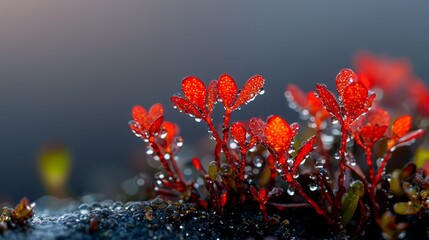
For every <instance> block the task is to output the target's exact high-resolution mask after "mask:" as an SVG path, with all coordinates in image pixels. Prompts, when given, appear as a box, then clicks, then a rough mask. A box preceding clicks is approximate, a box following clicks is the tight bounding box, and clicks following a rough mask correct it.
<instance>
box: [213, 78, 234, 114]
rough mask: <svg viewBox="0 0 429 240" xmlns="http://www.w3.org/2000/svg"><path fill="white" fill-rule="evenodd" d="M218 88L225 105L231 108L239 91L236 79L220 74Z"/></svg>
mask: <svg viewBox="0 0 429 240" xmlns="http://www.w3.org/2000/svg"><path fill="white" fill-rule="evenodd" d="M217 90H218V94H219V97H220V99H221V100H222V103H223V105H224V106H225V107H226V108H230V107H231V106H232V105H233V104H234V101H235V98H236V97H237V93H238V88H237V84H236V83H235V81H234V79H232V77H230V76H229V75H226V74H224V75H222V76H220V78H219V80H218V83H217Z"/></svg>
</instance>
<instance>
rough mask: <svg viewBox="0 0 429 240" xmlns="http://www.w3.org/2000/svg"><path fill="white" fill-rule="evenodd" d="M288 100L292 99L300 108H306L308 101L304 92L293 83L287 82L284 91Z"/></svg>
mask: <svg viewBox="0 0 429 240" xmlns="http://www.w3.org/2000/svg"><path fill="white" fill-rule="evenodd" d="M285 96H286V98H287V100H288V101H293V102H294V103H295V104H296V105H297V106H298V107H300V108H307V107H308V102H307V100H308V99H307V98H306V96H305V93H304V92H303V91H302V90H301V89H299V88H298V87H297V86H296V85H294V84H289V86H288V87H287V90H286V92H285Z"/></svg>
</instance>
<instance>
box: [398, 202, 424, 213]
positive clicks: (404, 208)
mask: <svg viewBox="0 0 429 240" xmlns="http://www.w3.org/2000/svg"><path fill="white" fill-rule="evenodd" d="M420 208H421V207H416V206H414V205H413V204H411V202H399V203H395V205H393V210H394V211H395V212H396V213H397V214H401V215H415V214H417V213H418V212H419V210H420Z"/></svg>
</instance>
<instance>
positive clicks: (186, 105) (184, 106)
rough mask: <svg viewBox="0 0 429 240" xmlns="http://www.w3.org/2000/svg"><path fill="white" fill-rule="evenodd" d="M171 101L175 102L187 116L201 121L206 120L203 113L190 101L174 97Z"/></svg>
mask: <svg viewBox="0 0 429 240" xmlns="http://www.w3.org/2000/svg"><path fill="white" fill-rule="evenodd" d="M170 100H171V101H172V102H173V104H174V106H176V107H177V108H178V109H179V110H181V111H184V112H185V113H186V114H190V115H192V116H195V117H197V118H200V119H204V118H203V116H202V115H201V112H200V111H199V110H198V108H197V107H195V105H194V104H192V103H191V102H190V101H189V100H188V99H186V98H182V97H179V96H172V97H171V98H170Z"/></svg>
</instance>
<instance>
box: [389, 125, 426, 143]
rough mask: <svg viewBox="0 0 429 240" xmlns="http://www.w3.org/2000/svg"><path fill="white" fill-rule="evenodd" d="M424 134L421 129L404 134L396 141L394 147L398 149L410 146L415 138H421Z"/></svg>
mask: <svg viewBox="0 0 429 240" xmlns="http://www.w3.org/2000/svg"><path fill="white" fill-rule="evenodd" d="M424 133H425V130H423V129H418V130H415V131H412V132H409V133H406V134H404V135H403V136H402V137H401V138H399V139H398V141H397V142H396V144H395V145H396V147H399V146H404V145H409V144H412V143H413V142H414V141H415V140H416V139H417V138H419V137H421V136H423V134H424Z"/></svg>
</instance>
